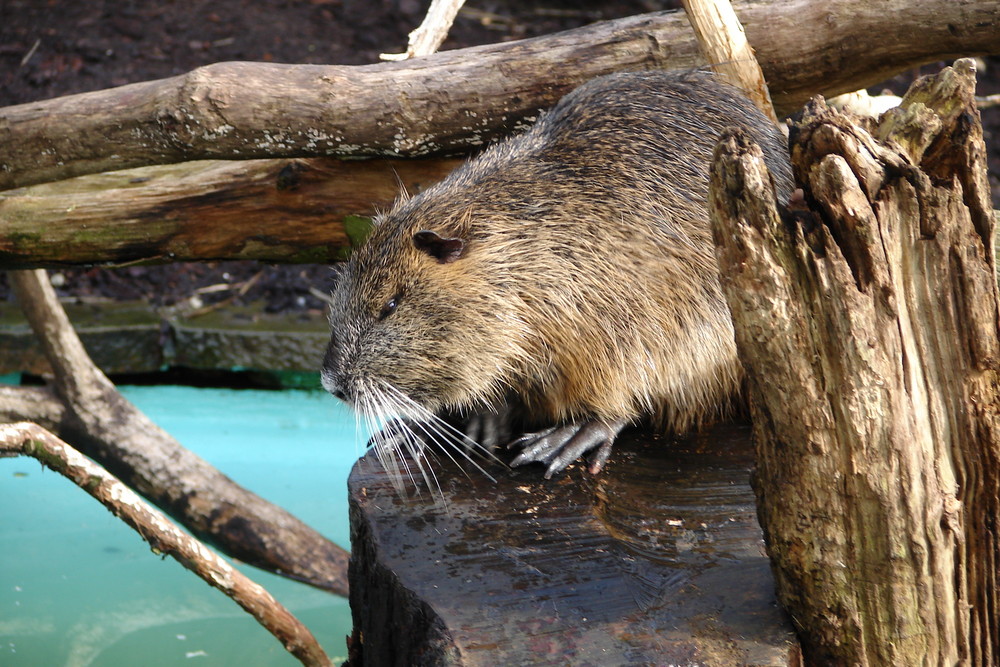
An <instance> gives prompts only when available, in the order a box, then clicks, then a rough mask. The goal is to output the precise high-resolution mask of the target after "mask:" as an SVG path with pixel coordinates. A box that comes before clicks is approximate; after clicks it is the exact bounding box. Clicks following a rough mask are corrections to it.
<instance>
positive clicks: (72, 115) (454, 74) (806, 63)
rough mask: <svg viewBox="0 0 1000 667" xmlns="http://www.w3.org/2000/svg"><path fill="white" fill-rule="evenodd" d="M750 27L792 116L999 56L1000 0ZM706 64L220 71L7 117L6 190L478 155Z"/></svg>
mask: <svg viewBox="0 0 1000 667" xmlns="http://www.w3.org/2000/svg"><path fill="white" fill-rule="evenodd" d="M737 13H738V15H739V18H740V20H741V21H742V23H743V25H744V27H745V28H746V33H747V37H748V39H749V41H750V44H751V45H752V46H753V47H754V49H755V50H756V52H757V58H758V60H759V61H760V64H761V67H762V68H763V70H764V74H765V75H766V77H767V81H768V83H769V84H770V88H771V92H772V98H773V100H774V103H775V106H776V107H777V110H778V111H779V113H781V112H791V111H794V110H796V109H798V108H799V106H800V105H801V104H802V103H803V102H805V100H806V99H808V98H809V96H811V95H813V94H815V93H816V92H822V93H823V94H826V95H833V94H838V93H843V92H848V91H852V90H857V89H858V88H862V87H864V86H867V85H873V84H875V83H878V82H879V81H883V80H885V79H886V78H888V77H889V76H891V75H892V74H893V73H894V72H898V71H899V70H901V69H905V68H907V67H911V66H914V65H918V64H920V63H924V62H930V61H935V60H941V59H945V58H954V57H958V56H963V55H978V54H985V53H996V52H998V51H1000V31H998V30H997V29H996V25H997V23H998V22H1000V0H978V1H977V2H966V1H956V0H882V1H881V2H869V1H868V0H827V1H826V2H808V3H806V2H801V1H800V0H755V1H753V2H744V3H740V4H739V5H738V6H737ZM874 35H877V38H872V37H871V36H874ZM702 64H704V62H703V61H702V60H701V57H700V55H699V52H698V44H697V42H696V40H695V37H694V34H693V33H692V31H691V28H690V26H689V24H688V21H687V18H686V17H685V16H684V14H683V13H680V12H676V13H665V12H663V13H658V14H647V15H642V16H634V17H630V18H626V19H620V20H618V21H609V22H603V23H597V24H594V25H591V26H586V27H584V28H578V29H576V30H570V31H566V32H562V33H557V34H555V35H549V36H546V37H539V38H536V39H529V40H522V41H518V42H511V43H507V44H494V45H488V46H481V47H474V48H470V49H461V50H455V51H445V52H441V53H437V54H434V55H432V56H428V57H426V58H419V59H414V60H412V61H405V62H399V63H382V64H380V65H370V66H361V67H338V66H319V65H276V64H266V63H238V62H232V63H217V64H214V65H209V66H206V67H202V68H199V69H196V70H194V71H192V72H190V73H188V74H185V75H182V76H177V77H173V78H170V79H163V80H160V81H148V82H144V83H136V84H131V85H128V86H122V87H120V88H114V89H110V90H105V91H98V92H93V93H84V94H81V95H71V96H66V97H60V98H56V99H53V100H48V101H44V102H34V103H30V104H21V105H18V106H13V107H7V108H5V109H3V110H0V189H9V188H15V187H20V186H23V185H31V184H33V183H41V182H45V181H54V180H60V179H64V178H69V177H71V176H79V175H82V174H87V173H95V172H101V171H110V170H114V169H125V168H128V167H139V166H144V165H150V164H165V163H171V162H183V161H188V160H196V159H204V158H224V159H247V158H257V157H302V156H317V155H333V156H338V157H341V156H360V155H369V156H371V155H381V156H418V155H427V154H430V153H435V152H441V151H465V150H468V149H469V148H470V147H475V146H478V145H481V144H482V143H483V142H484V141H487V140H489V139H490V138H492V137H496V136H497V135H498V134H502V133H503V132H507V131H509V129H510V128H511V127H512V126H513V125H514V124H515V123H516V122H518V121H520V120H522V119H526V118H530V117H533V116H535V115H537V113H538V110H539V109H543V108H548V107H550V106H552V105H553V104H554V103H555V102H556V100H558V99H559V98H560V97H561V96H562V95H564V94H565V93H567V92H569V91H570V90H572V89H573V88H575V87H576V86H578V85H579V84H581V83H582V82H584V81H586V80H588V79H590V78H593V77H595V76H599V75H601V74H608V73H610V72H614V71H621V70H635V69H652V68H671V67H673V68H684V67H694V66H699V65H702ZM817 82H822V83H819V84H818V83H817Z"/></svg>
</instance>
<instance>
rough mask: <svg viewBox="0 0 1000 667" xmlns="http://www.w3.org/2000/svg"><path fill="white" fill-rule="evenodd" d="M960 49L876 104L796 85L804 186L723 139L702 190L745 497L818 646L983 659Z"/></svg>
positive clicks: (983, 281)
mask: <svg viewBox="0 0 1000 667" xmlns="http://www.w3.org/2000/svg"><path fill="white" fill-rule="evenodd" d="M974 86H975V68H974V65H973V63H972V61H971V60H960V61H957V62H956V63H955V65H954V67H952V68H948V69H945V70H944V71H942V72H941V73H940V74H938V75H937V76H935V77H930V78H927V79H923V80H921V81H918V82H917V83H916V84H914V86H913V88H911V90H910V92H909V93H908V94H907V96H906V98H905V99H904V102H903V105H902V106H901V107H900V108H899V109H897V110H894V111H891V112H889V113H887V114H886V115H885V116H883V117H882V118H881V119H880V120H879V121H878V122H877V123H874V122H873V123H869V126H868V127H867V128H866V127H862V126H861V125H860V124H859V122H858V121H855V120H852V119H851V118H848V117H846V116H843V115H841V114H840V113H838V112H836V111H832V110H830V109H827V108H826V106H825V104H824V103H823V102H822V101H821V100H818V101H814V102H812V103H811V104H810V106H809V107H807V110H806V116H805V118H804V119H803V120H802V121H801V122H800V123H799V124H798V125H797V126H796V127H795V128H794V129H793V132H792V137H791V141H790V143H791V152H792V161H793V163H794V169H795V174H796V179H797V181H798V184H799V187H801V188H802V193H803V195H804V197H803V199H802V200H798V199H797V198H793V201H792V202H791V203H790V205H789V207H788V208H787V209H785V208H783V209H782V210H781V211H780V212H779V210H778V207H776V205H775V201H774V194H773V189H772V187H771V184H770V180H769V179H770V177H769V175H768V174H767V172H766V170H765V168H764V166H763V160H762V159H761V154H760V151H759V150H758V149H757V148H756V147H755V146H752V145H750V144H749V143H748V142H747V141H746V140H745V139H744V138H743V137H741V136H740V135H739V134H737V133H730V134H727V136H726V137H724V138H723V141H722V143H721V144H720V146H719V148H718V149H717V151H716V156H715V161H714V165H713V176H712V187H711V208H712V216H713V227H714V232H715V239H716V244H717V247H718V254H719V262H720V268H721V273H722V276H723V283H724V287H725V289H726V292H727V297H728V299H729V303H730V307H731V309H732V312H733V319H734V322H735V328H736V337H737V343H738V346H739V350H740V354H741V356H742V358H743V361H744V365H745V367H746V370H747V375H748V391H749V397H750V401H751V411H752V418H753V422H754V438H755V442H756V454H757V463H756V466H757V467H756V473H755V480H754V483H755V491H756V494H757V499H758V513H759V518H760V521H761V525H762V527H763V529H764V533H765V537H766V540H767V546H768V552H769V555H770V557H771V561H772V568H773V571H774V573H775V579H776V582H777V587H778V596H779V599H780V600H781V602H782V604H783V605H784V606H785V607H786V609H787V610H788V611H789V612H790V614H791V616H792V618H793V619H794V620H795V622H796V624H797V629H798V631H799V634H800V638H801V640H802V643H803V651H804V653H805V656H806V658H807V662H808V663H811V664H845V665H847V664H851V665H921V664H972V665H993V664H996V663H997V662H998V661H1000V648H998V641H1000V640H998V632H1000V630H998V627H1000V626H998V620H1000V619H998V605H1000V591H998V587H997V569H998V563H1000V559H998V556H1000V553H998V527H997V506H998V503H1000V430H998V429H1000V421H998V414H1000V398H998V386H1000V383H998V370H1000V357H998V352H1000V347H998V335H997V334H998V321H1000V320H998V312H1000V311H998V299H997V284H996V271H995V264H994V256H993V225H994V220H993V216H992V211H991V207H990V205H989V193H988V188H987V181H986V165H985V159H984V154H985V148H984V145H983V138H982V129H981V126H980V123H979V115H978V112H977V111H976V108H975V104H974V100H973V91H974Z"/></svg>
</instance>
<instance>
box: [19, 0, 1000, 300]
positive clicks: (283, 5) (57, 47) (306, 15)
mask: <svg viewBox="0 0 1000 667" xmlns="http://www.w3.org/2000/svg"><path fill="white" fill-rule="evenodd" d="M429 4H430V2H429V0H214V1H213V2H207V1H204V0H191V1H189V2H181V1H180V0H172V1H171V0H167V1H163V0H156V1H154V0H105V1H97V0H95V1H90V2H80V0H0V106H7V105H12V104H19V103H22V102H31V101H35V100H41V99H47V98H50V97H56V96H59V95H68V94H71V93H79V92H84V91H89V90H98V89H101V88H108V87H112V86H119V85H123V84H126V83H133V82H136V81H144V80H149V79H159V78H164V77H169V76H173V75H176V74H182V73H184V72H187V71H189V70H191V69H194V68H195V67H198V66H200V65H207V64H210V63H213V62H219V61H225V60H249V61H266V62H283V63H317V64H345V65H360V64H368V63H374V62H378V56H379V54H380V53H386V52H388V53H398V52H401V51H403V50H404V49H405V45H406V37H407V34H408V33H409V32H410V31H411V30H412V29H413V28H415V27H416V26H417V25H419V24H420V22H421V20H422V19H423V16H424V13H425V11H426V9H427V6H428V5H429ZM679 5H680V2H679V1H671V0H662V1H657V0H628V1H625V2H611V1H605V2H598V1H595V0H575V1H564V2H559V1H557V0H539V1H537V2H530V1H521V2H517V1H515V0H498V1H494V2H490V1H488V0H486V1H481V2H476V1H472V2H470V3H469V4H468V5H467V6H466V7H465V8H464V9H463V10H462V12H461V13H460V14H459V17H458V19H457V21H456V23H455V25H454V26H453V28H452V30H451V33H450V36H449V38H448V40H447V41H446V42H445V44H444V46H443V47H442V49H453V48H461V47H465V46H472V45H476V44H486V43H491V42H499V41H507V40H513V39H521V38H524V37H533V36H536V35H541V34H546V33H551V32H556V31H559V30H565V29H568V28H572V27H576V26H579V25H584V24H587V23H592V22H594V21H600V20H607V19H611V18H617V17H621V16H628V15H631V14H640V13H644V12H650V11H658V10H661V9H671V8H674V7H676V6H679ZM986 64H987V65H988V67H987V68H986V71H985V72H983V73H982V77H981V83H980V88H981V90H980V94H983V95H985V94H990V93H996V92H1000V58H991V59H987V62H986ZM940 66H941V64H936V65H929V66H926V67H924V68H923V71H924V72H933V71H936V70H937V69H939V68H940ZM915 74H916V72H908V73H906V74H904V75H901V76H899V77H896V79H894V80H893V81H890V82H887V83H886V84H884V85H882V86H877V87H875V89H874V91H875V92H877V91H878V90H879V89H881V88H885V87H887V88H891V89H893V90H895V91H897V92H902V91H903V90H905V87H906V85H907V84H908V83H909V81H911V80H912V79H913V77H914V76H915ZM984 125H985V126H986V127H985V130H986V143H987V147H988V149H990V171H991V182H992V184H993V191H994V206H1000V180H998V177H997V174H1000V145H998V144H1000V109H992V110H990V111H988V112H985V113H984ZM248 281H252V284H251V286H250V287H249V288H248V289H245V291H244V293H243V294H242V295H241V296H236V295H237V293H238V292H239V290H240V289H241V288H243V287H245V286H246V283H247V282H248ZM329 281H330V270H329V268H328V267H325V266H314V265H302V266H270V265H262V264H258V263H253V262H210V263H200V264H196V263H183V264H170V265H163V266H133V267H127V268H119V269H99V268H93V269H73V270H65V271H61V272H59V273H58V274H54V275H53V283H54V284H55V285H57V288H58V289H59V291H60V293H61V294H63V295H65V296H75V297H78V298H81V299H85V300H90V299H106V298H110V299H120V300H146V301H148V302H150V303H151V304H153V305H155V306H170V305H174V304H178V303H181V302H187V301H189V300H191V299H192V297H193V298H196V299H198V301H199V303H203V304H206V305H207V304H212V303H215V302H220V301H224V300H232V302H233V303H251V302H260V303H262V304H263V307H264V308H265V309H266V310H268V311H271V312H275V311H285V310H303V309H306V310H314V309H321V308H323V302H322V300H321V299H319V298H318V297H317V296H315V294H313V293H312V292H310V287H312V288H314V291H315V290H318V291H320V292H323V291H327V290H328V289H329V287H330V285H329ZM0 297H4V298H7V297H8V293H7V287H6V281H5V280H3V279H2V278H0ZM234 297H235V298H234Z"/></svg>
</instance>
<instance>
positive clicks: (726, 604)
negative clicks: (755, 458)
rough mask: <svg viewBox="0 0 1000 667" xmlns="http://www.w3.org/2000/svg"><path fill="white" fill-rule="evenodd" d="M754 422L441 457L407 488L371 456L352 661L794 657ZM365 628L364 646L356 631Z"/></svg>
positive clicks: (357, 557)
mask: <svg viewBox="0 0 1000 667" xmlns="http://www.w3.org/2000/svg"><path fill="white" fill-rule="evenodd" d="M751 465H752V451H751V447H750V443H749V427H747V426H746V425H743V424H738V425H728V426H720V427H717V428H715V429H712V430H710V431H708V432H706V433H704V434H702V435H699V436H697V437H694V438H691V439H686V440H678V441H671V440H666V439H664V440H654V439H650V437H649V436H645V435H641V434H631V433H628V434H626V435H624V436H623V438H622V439H621V441H620V442H619V444H618V445H617V447H616V452H615V454H614V455H613V456H612V459H611V462H610V464H609V465H608V467H607V469H606V470H605V471H604V472H603V473H601V474H600V475H598V476H596V477H594V476H591V475H589V474H588V473H587V472H586V471H585V470H584V469H583V466H580V465H575V466H573V467H571V468H570V469H569V470H568V471H567V472H566V473H564V474H562V475H560V476H558V477H557V478H555V479H552V480H545V479H544V478H543V477H542V472H543V471H542V469H541V467H540V466H539V467H530V468H527V469H523V468H522V469H517V470H509V469H507V468H506V467H505V466H503V465H502V464H499V463H496V464H492V465H488V466H486V468H487V470H488V472H489V473H490V474H491V475H492V476H493V477H495V478H496V482H495V483H494V482H492V481H490V480H489V479H487V478H486V476H485V475H484V474H482V473H481V472H478V471H475V470H472V469H471V466H469V465H468V464H466V466H465V467H466V469H467V470H468V472H467V473H466V472H463V471H462V470H461V469H459V468H458V467H457V466H456V465H455V464H454V463H452V462H450V461H448V460H447V459H445V460H437V461H436V462H435V463H434V470H435V472H436V474H437V476H438V480H439V483H440V492H439V493H438V492H435V493H434V494H433V497H432V494H431V493H429V492H428V490H427V488H426V487H424V486H423V485H422V484H421V485H410V488H411V490H413V489H416V488H420V493H419V495H415V494H414V495H411V497H409V498H402V497H400V495H399V494H398V493H397V492H396V491H395V490H394V489H393V487H392V484H391V483H390V480H389V478H388V475H387V474H386V473H385V471H384V470H383V469H382V468H381V466H380V465H379V464H378V463H377V462H376V461H375V460H374V457H373V456H367V457H365V458H362V459H361V460H360V461H359V462H358V464H357V465H356V466H355V468H354V471H353V472H352V475H351V478H350V482H349V493H350V505H351V540H352V548H353V556H352V561H351V573H350V578H351V591H352V593H351V604H352V608H353V610H354V612H353V613H354V620H355V639H354V643H355V646H354V648H355V650H356V651H358V650H359V649H360V651H359V652H356V653H355V659H354V660H355V662H352V663H351V664H371V665H392V664H396V665H416V664H461V665H491V666H492V665H523V664H572V665H616V664H632V665H636V664H705V665H788V664H797V660H798V657H797V656H798V649H797V645H796V643H795V640H794V635H793V633H792V631H791V627H790V625H789V623H788V622H787V620H786V619H785V617H784V616H783V614H782V612H780V611H779V609H778V607H777V604H776V602H775V597H774V592H773V590H774V582H773V579H772V577H771V571H770V566H769V564H768V560H767V557H766V556H765V555H764V549H763V542H762V540H761V533H760V529H759V527H758V525H757V519H756V513H755V509H754V498H753V492H752V491H751V489H750V486H749V476H750V475H749V473H750V467H751ZM359 642H360V646H359Z"/></svg>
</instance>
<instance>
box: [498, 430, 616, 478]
mask: <svg viewBox="0 0 1000 667" xmlns="http://www.w3.org/2000/svg"><path fill="white" fill-rule="evenodd" d="M625 424H626V421H625V420H624V419H621V420H615V421H613V422H604V421H598V420H594V421H589V422H584V423H582V424H569V425H567V426H561V427H558V428H550V429H547V430H545V431H541V432H539V433H532V434H528V435H525V436H522V437H520V438H518V439H517V440H515V441H514V442H513V443H511V446H512V447H518V446H520V447H523V448H524V449H523V450H522V451H521V453H520V454H518V456H517V457H516V458H515V459H514V460H513V461H511V465H512V466H520V465H524V464H526V463H544V464H547V466H548V467H547V468H546V471H545V478H546V479H549V478H551V477H552V476H553V475H555V474H556V473H559V472H562V471H563V470H565V469H566V466H568V465H569V464H570V463H572V462H573V461H575V460H577V459H578V458H580V457H582V456H583V455H584V454H586V453H587V452H589V451H591V450H595V449H596V450H597V451H596V452H594V454H593V456H592V457H591V460H590V466H589V469H590V472H591V473H593V474H597V473H599V472H600V471H601V469H602V468H604V464H605V463H606V462H607V460H608V457H609V456H611V448H612V445H613V444H614V442H615V438H617V437H618V434H619V433H620V432H621V430H622V429H623V428H624V427H625Z"/></svg>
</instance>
